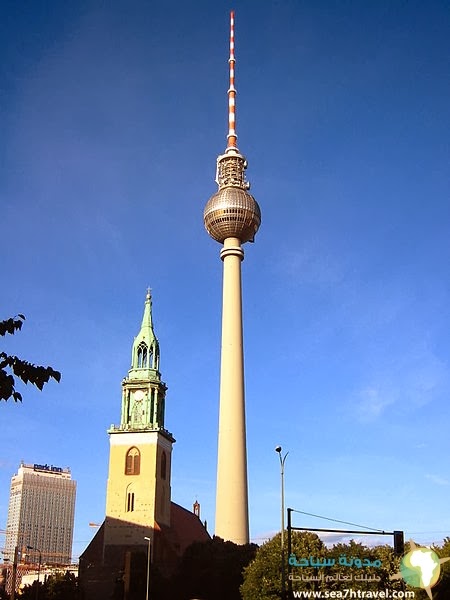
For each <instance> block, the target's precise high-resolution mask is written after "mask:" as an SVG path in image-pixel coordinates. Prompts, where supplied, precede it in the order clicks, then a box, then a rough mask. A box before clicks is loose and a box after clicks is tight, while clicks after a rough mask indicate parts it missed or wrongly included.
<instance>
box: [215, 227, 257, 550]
mask: <svg viewBox="0 0 450 600" xmlns="http://www.w3.org/2000/svg"><path fill="white" fill-rule="evenodd" d="M220 257H221V259H222V260H223V303H222V349H221V366H220V410H219V442H218V462H217V498H216V527H215V533H216V535H218V536H219V537H221V538H224V539H232V540H233V541H234V542H235V543H237V544H246V543H248V540H249V527H248V491H247V448H246V433H245V392H244V352H243V336H242V293H241V261H242V260H243V259H244V251H243V249H242V248H241V244H240V241H239V239H238V238H234V237H231V238H227V239H226V240H225V241H224V246H223V249H222V251H221V252H220Z"/></svg>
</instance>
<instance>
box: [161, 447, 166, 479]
mask: <svg viewBox="0 0 450 600" xmlns="http://www.w3.org/2000/svg"><path fill="white" fill-rule="evenodd" d="M166 477H167V456H166V453H165V452H163V453H162V455H161V479H165V478H166Z"/></svg>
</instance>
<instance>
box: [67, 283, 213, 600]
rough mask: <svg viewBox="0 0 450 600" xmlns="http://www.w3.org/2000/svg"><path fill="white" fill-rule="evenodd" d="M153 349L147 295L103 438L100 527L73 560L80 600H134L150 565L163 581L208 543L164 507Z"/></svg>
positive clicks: (162, 393)
mask: <svg viewBox="0 0 450 600" xmlns="http://www.w3.org/2000/svg"><path fill="white" fill-rule="evenodd" d="M159 362H160V352H159V343H158V340H157V338H156V335H155V332H154V328H153V317H152V297H151V293H150V290H148V291H147V295H146V299H145V305H144V315H143V318H142V324H141V328H140V330H139V333H138V335H137V336H136V337H135V339H134V343H133V346H132V357H131V368H130V370H129V372H128V375H127V377H125V379H124V380H123V381H122V403H121V418H120V424H119V425H118V426H114V425H113V426H111V428H110V429H109V431H108V434H109V440H110V454H109V472H108V483H107V492H106V511H105V520H104V522H103V524H102V525H101V527H100V529H99V530H98V532H97V533H96V535H95V536H94V539H93V540H92V541H91V543H90V544H89V546H88V547H87V548H86V550H85V551H84V552H83V554H82V555H81V557H80V570H79V574H80V587H81V589H82V593H83V597H84V599H85V600H90V599H91V598H92V599H94V598H95V599H96V600H99V599H101V598H105V599H106V598H110V597H117V598H124V599H131V598H135V597H137V595H140V594H138V588H139V590H141V589H142V587H143V585H145V582H143V581H142V578H143V577H144V576H145V575H146V569H145V568H143V567H145V565H146V564H147V562H148V561H149V563H151V565H152V566H153V567H157V568H158V570H159V572H160V573H161V574H162V575H166V576H167V575H170V574H171V573H172V572H173V571H174V569H175V568H176V565H177V562H178V560H179V558H180V557H181V555H182V553H183V552H184V550H185V549H186V548H187V547H188V546H189V545H190V544H191V543H193V542H195V541H206V540H208V539H210V537H209V534H208V533H207V531H206V529H205V527H204V526H203V524H202V523H201V521H200V518H199V514H198V504H197V503H196V507H197V508H196V509H195V511H194V512H192V511H188V510H186V509H184V508H183V507H181V506H179V505H177V504H175V503H173V502H172V501H171V465H172V446H173V444H174V443H175V439H174V437H173V436H172V434H171V433H170V432H169V431H168V430H167V429H166V428H165V424H164V416H165V400H166V391H167V386H166V384H165V383H164V382H163V381H162V379H161V373H160V370H159Z"/></svg>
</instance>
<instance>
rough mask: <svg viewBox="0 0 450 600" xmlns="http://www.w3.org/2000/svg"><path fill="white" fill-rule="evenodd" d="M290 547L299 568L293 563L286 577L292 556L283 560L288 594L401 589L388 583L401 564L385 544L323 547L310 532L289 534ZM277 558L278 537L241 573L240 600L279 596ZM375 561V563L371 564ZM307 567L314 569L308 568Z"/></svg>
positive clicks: (279, 583) (278, 561) (278, 548)
mask: <svg viewBox="0 0 450 600" xmlns="http://www.w3.org/2000/svg"><path fill="white" fill-rule="evenodd" d="M291 543H292V554H291V557H292V559H293V560H294V558H295V560H296V561H297V563H298V564H297V565H295V564H294V566H292V569H291V571H290V573H288V564H289V563H288V561H289V558H291V557H288V556H286V559H285V560H286V562H285V567H286V568H285V571H286V587H288V583H289V582H290V583H291V585H292V590H293V591H300V590H308V591H309V590H311V591H322V592H324V591H327V592H328V593H330V592H332V591H334V592H336V591H337V590H340V591H343V590H345V589H350V588H351V589H353V590H366V591H368V590H371V591H375V590H391V591H393V590H401V589H402V586H403V582H401V581H397V580H396V581H391V580H390V576H391V575H393V574H394V573H397V572H398V570H399V562H400V561H399V557H396V556H395V554H394V551H393V549H392V548H391V547H390V546H376V547H374V548H369V547H367V546H364V545H363V544H360V543H358V542H355V541H354V540H351V541H350V542H349V543H345V544H344V543H339V544H336V545H335V546H333V547H331V548H327V547H326V546H325V545H324V543H323V542H322V541H321V540H320V538H319V537H318V536H317V535H316V534H315V533H312V532H309V531H293V532H292V538H291ZM285 553H286V548H285ZM285 555H286V554H285ZM280 558H281V535H280V534H277V535H276V536H275V537H273V538H272V539H271V540H269V541H268V542H266V543H265V544H263V545H262V546H261V547H260V548H259V549H258V551H257V553H256V556H255V558H254V560H253V561H252V562H251V563H250V564H249V566H248V567H247V568H246V569H245V570H244V583H243V584H242V586H241V594H242V598H243V600H275V599H276V600H278V599H279V598H281V594H282V586H281V560H280ZM340 559H341V560H340ZM375 561H377V564H376V565H374V564H373V563H374V562H375ZM378 561H379V562H378ZM302 563H303V564H302ZM311 564H313V565H314V566H307V565H311ZM289 575H290V576H291V580H290V581H289ZM340 576H341V577H340ZM343 593H345V592H343ZM324 597H325V596H324Z"/></svg>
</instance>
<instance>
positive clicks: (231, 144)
mask: <svg viewBox="0 0 450 600" xmlns="http://www.w3.org/2000/svg"><path fill="white" fill-rule="evenodd" d="M228 63H229V65H230V87H229V88H228V135H227V149H226V152H229V151H232V152H238V149H237V146H236V142H237V134H236V88H235V87H234V65H235V63H236V59H235V57H234V11H233V10H232V11H231V13H230V58H229V59H228Z"/></svg>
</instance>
